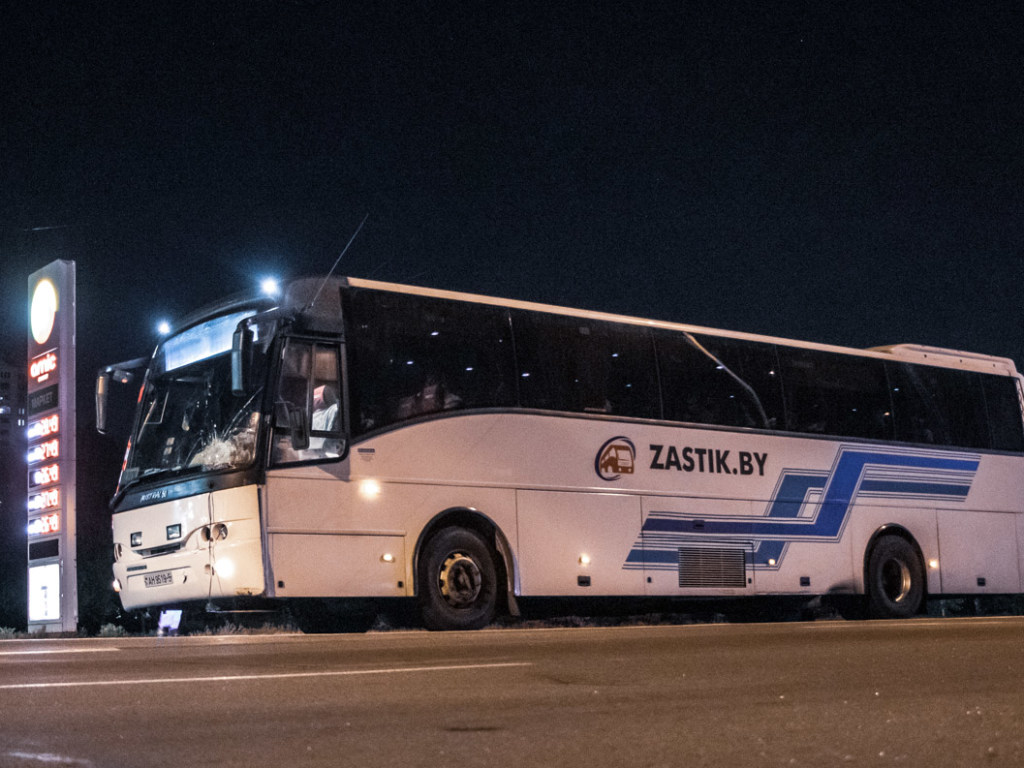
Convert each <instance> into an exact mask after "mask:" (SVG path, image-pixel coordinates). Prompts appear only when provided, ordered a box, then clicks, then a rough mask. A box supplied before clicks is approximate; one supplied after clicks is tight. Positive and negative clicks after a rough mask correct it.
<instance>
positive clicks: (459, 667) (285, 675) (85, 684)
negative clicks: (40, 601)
mask: <svg viewBox="0 0 1024 768" xmlns="http://www.w3.org/2000/svg"><path fill="white" fill-rule="evenodd" d="M532 666H533V663H532V662H528V661H509V662H496V663H493V664H449V665H444V666H433V667H393V668H390V667H386V668H382V669H345V670H337V671H334V672H281V673H278V674H265V675H217V676H214V677H153V678H147V679H139V680H83V681H81V682H60V683H14V684H12V685H0V691H14V690H26V689H40V688H89V687H93V686H101V685H103V686H109V685H156V684H158V683H234V682H246V681H250V680H288V679H292V678H294V679H298V678H303V677H355V676H358V675H395V674H402V673H407V672H458V671H464V670H470V669H503V668H509V667H532Z"/></svg>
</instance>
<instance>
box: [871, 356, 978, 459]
mask: <svg viewBox="0 0 1024 768" xmlns="http://www.w3.org/2000/svg"><path fill="white" fill-rule="evenodd" d="M887 368H888V371H889V383H890V385H891V386H892V400H893V408H894V410H895V412H896V439H897V440H905V441H907V442H912V443H930V444H934V445H956V446H960V447H963V448H988V447H989V445H990V443H991V438H990V436H989V430H988V423H987V414H986V413H985V406H984V401H983V399H982V398H981V397H979V394H980V388H981V383H980V381H979V380H978V379H979V374H977V373H974V372H972V371H958V370H954V369H952V368H936V367H933V366H930V365H913V364H911V363H889V364H888V365H887Z"/></svg>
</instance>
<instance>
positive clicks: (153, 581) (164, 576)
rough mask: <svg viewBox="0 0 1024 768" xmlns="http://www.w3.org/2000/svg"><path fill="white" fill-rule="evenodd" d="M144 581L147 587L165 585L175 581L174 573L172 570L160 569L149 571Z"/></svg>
mask: <svg viewBox="0 0 1024 768" xmlns="http://www.w3.org/2000/svg"><path fill="white" fill-rule="evenodd" d="M143 582H144V583H145V585H146V586H147V587H163V586H166V585H167V584H173V583H174V574H173V573H172V572H171V571H160V572H159V573H147V574H146V577H145V579H143Z"/></svg>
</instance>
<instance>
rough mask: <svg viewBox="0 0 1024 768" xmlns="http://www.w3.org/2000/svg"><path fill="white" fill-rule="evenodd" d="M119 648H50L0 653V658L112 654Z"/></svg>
mask: <svg viewBox="0 0 1024 768" xmlns="http://www.w3.org/2000/svg"><path fill="white" fill-rule="evenodd" d="M119 650H121V649H120V648H51V649H49V650H46V651H0V656H45V655H48V654H51V653H112V652H114V651H119Z"/></svg>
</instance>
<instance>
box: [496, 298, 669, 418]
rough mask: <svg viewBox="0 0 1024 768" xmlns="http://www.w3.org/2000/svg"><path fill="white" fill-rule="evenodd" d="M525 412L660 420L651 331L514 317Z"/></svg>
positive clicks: (545, 317) (585, 321)
mask: <svg viewBox="0 0 1024 768" xmlns="http://www.w3.org/2000/svg"><path fill="white" fill-rule="evenodd" d="M513 326H514V328H515V337H516V356H517V359H518V362H519V392H520V398H521V404H522V406H523V407H525V408H541V409H544V410H554V411H574V412H577V413H578V412H583V413H596V414H608V415H616V416H633V417H639V418H647V419H656V418H659V417H660V415H661V413H660V404H659V399H658V387H657V371H656V367H655V361H654V345H653V344H652V342H651V337H650V334H649V332H648V331H647V329H646V328H643V327H641V326H634V325H625V324H622V325H618V324H613V323H606V322H603V321H598V320H589V319H583V318H575V317H563V316H561V315H554V314H546V313H539V312H516V313H514V314H513Z"/></svg>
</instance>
